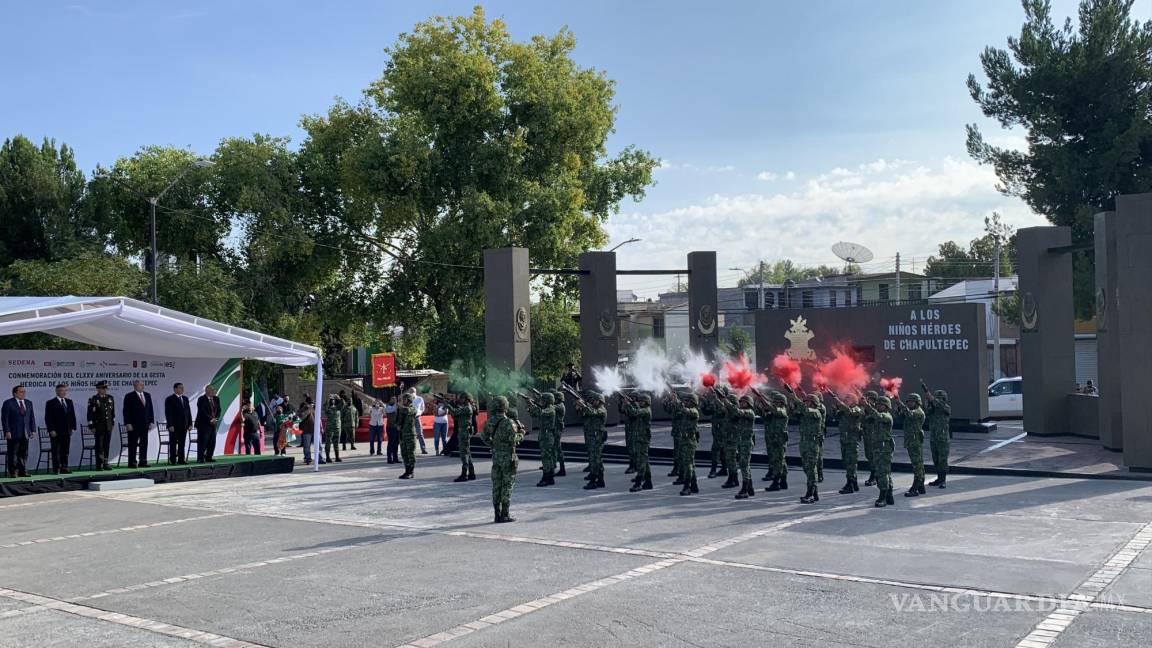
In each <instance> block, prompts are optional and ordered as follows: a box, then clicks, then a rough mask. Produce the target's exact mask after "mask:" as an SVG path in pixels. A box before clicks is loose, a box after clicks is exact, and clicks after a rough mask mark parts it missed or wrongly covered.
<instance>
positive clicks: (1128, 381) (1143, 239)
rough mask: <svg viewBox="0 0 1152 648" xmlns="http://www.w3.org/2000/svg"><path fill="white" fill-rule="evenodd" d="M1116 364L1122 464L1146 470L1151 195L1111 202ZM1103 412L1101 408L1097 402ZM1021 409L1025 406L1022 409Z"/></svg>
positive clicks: (1151, 370) (1149, 448) (1151, 426)
mask: <svg viewBox="0 0 1152 648" xmlns="http://www.w3.org/2000/svg"><path fill="white" fill-rule="evenodd" d="M1115 222H1116V247H1115V248H1114V249H1115V254H1114V256H1115V259H1116V261H1115V264H1114V266H1113V270H1114V272H1115V274H1110V275H1109V285H1115V286H1116V289H1115V296H1116V313H1115V315H1116V317H1112V318H1111V321H1112V322H1113V323H1114V324H1115V326H1116V328H1117V329H1118V331H1117V337H1116V342H1117V348H1116V356H1115V359H1116V362H1115V363H1114V364H1115V365H1116V367H1117V369H1118V384H1117V387H1119V389H1120V402H1121V403H1122V404H1123V407H1122V408H1121V410H1120V416H1121V422H1120V425H1121V428H1122V429H1123V436H1124V438H1123V444H1124V465H1125V466H1127V467H1128V469H1129V470H1136V471H1141V472H1144V471H1152V193H1143V194H1132V195H1127V196H1117V198H1116V215H1115ZM1100 405H1101V409H1103V405H1104V403H1100ZM1025 406H1027V405H1025Z"/></svg>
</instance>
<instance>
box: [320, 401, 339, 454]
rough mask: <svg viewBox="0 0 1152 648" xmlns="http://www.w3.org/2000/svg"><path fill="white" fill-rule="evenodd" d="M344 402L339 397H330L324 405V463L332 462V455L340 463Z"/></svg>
mask: <svg viewBox="0 0 1152 648" xmlns="http://www.w3.org/2000/svg"><path fill="white" fill-rule="evenodd" d="M342 404H343V401H341V400H340V397H338V396H329V397H328V402H327V403H326V404H325V405H324V462H325V463H331V462H332V453H333V452H335V453H336V461H340V418H341V414H342V412H341V407H340V406H341V405H342Z"/></svg>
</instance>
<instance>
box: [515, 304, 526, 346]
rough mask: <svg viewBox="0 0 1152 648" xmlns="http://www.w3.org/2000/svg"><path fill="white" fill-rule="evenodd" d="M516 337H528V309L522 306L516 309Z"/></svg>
mask: <svg viewBox="0 0 1152 648" xmlns="http://www.w3.org/2000/svg"><path fill="white" fill-rule="evenodd" d="M514 321H515V326H516V339H517V340H520V341H526V340H527V339H528V309H527V308H525V307H523V306H521V307H520V308H517V309H516V318H515V320H514Z"/></svg>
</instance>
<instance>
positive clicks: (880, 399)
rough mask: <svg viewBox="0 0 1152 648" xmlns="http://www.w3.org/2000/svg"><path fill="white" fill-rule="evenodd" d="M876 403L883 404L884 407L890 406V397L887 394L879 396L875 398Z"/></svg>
mask: <svg viewBox="0 0 1152 648" xmlns="http://www.w3.org/2000/svg"><path fill="white" fill-rule="evenodd" d="M876 404H877V405H883V406H884V407H892V399H891V398H888V397H887V396H879V397H877V398H876Z"/></svg>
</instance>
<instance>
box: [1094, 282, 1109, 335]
mask: <svg viewBox="0 0 1152 648" xmlns="http://www.w3.org/2000/svg"><path fill="white" fill-rule="evenodd" d="M1096 330H1097V331H1107V330H1108V293H1107V292H1105V291H1104V287H1103V286H1101V287H1100V288H1097V289H1096Z"/></svg>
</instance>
